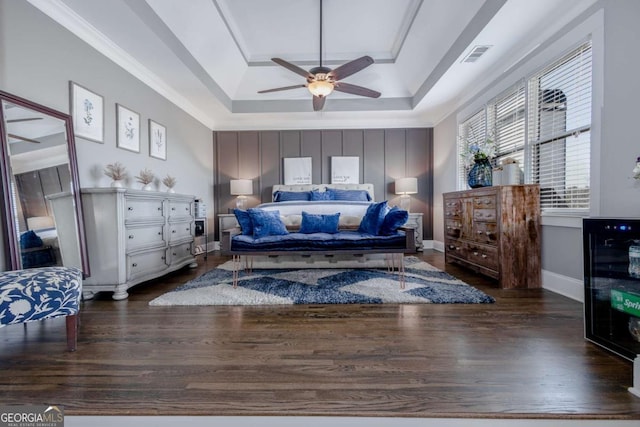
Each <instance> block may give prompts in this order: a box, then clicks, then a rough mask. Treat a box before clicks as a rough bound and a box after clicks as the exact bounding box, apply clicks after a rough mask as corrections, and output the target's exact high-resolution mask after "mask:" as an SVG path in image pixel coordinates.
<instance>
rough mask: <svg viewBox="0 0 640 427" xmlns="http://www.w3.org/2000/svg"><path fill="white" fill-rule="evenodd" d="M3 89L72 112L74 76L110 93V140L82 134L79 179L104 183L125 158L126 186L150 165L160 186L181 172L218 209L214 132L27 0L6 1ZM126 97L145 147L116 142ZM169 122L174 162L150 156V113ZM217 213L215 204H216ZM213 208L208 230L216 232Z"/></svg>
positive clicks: (182, 183)
mask: <svg viewBox="0 0 640 427" xmlns="http://www.w3.org/2000/svg"><path fill="white" fill-rule="evenodd" d="M0 40H2V42H0V46H1V48H0V49H2V50H0V87H2V89H3V90H5V91H7V92H10V93H13V94H15V95H18V96H21V97H23V98H27V99H30V100H32V101H35V102H37V103H40V104H43V105H46V106H48V107H51V108H54V109H56V110H59V111H63V112H67V113H68V112H69V80H72V81H74V82H77V83H78V84H81V85H82V86H84V87H87V88H88V89H90V90H92V91H94V92H96V93H98V94H100V95H102V96H103V97H104V111H105V131H104V134H105V141H104V143H103V144H99V143H95V142H91V141H88V140H84V139H81V138H76V150H77V154H78V167H79V175H80V185H81V186H82V187H94V186H97V187H105V186H108V185H109V181H110V180H109V178H107V177H106V176H104V174H103V169H104V166H105V165H106V164H108V163H112V162H115V161H119V162H121V163H122V164H123V165H124V166H125V167H126V168H127V170H128V171H129V179H128V181H127V183H126V186H128V187H130V188H140V187H141V185H140V184H139V183H137V182H136V181H135V179H134V177H135V176H136V175H138V174H139V172H140V170H141V169H143V168H149V169H151V170H152V171H153V172H154V173H155V175H156V177H157V180H156V182H155V188H156V189H157V190H160V191H164V190H165V187H164V186H162V184H161V183H160V180H161V179H162V178H163V177H164V176H166V175H167V174H170V175H171V176H174V177H176V178H177V181H178V182H177V185H176V187H175V190H176V192H178V193H185V194H193V195H195V196H197V197H200V198H202V199H203V200H204V202H205V203H206V204H207V205H208V206H209V207H210V208H213V136H212V132H211V130H210V129H208V128H207V127H206V126H204V125H202V124H201V123H200V122H198V121H196V120H195V119H193V118H192V117H191V116H189V115H188V114H186V113H185V112H184V111H182V110H180V109H179V108H177V107H176V106H175V105H174V104H172V103H170V102H168V101H167V100H166V99H165V98H163V97H162V96H160V95H159V94H158V93H156V92H154V91H153V90H151V89H150V88H149V87H148V86H146V85H144V84H142V83H141V82H140V81H139V80H137V79H136V78H134V77H133V76H131V75H130V74H129V73H127V72H126V71H124V70H123V69H121V68H120V67H119V66H117V65H116V64H115V63H113V62H111V61H110V60H108V59H107V58H105V57H104V56H102V55H101V54H100V53H98V52H97V51H95V50H94V49H93V48H91V47H90V46H88V45H87V44H86V43H84V42H83V41H81V40H80V39H78V38H77V37H76V36H74V35H73V34H71V33H70V32H68V31H67V30H66V29H64V28H63V27H61V26H60V25H58V24H57V23H55V22H54V21H53V20H51V19H50V18H48V17H47V16H46V15H44V14H42V13H41V12H40V11H39V10H37V9H35V8H34V7H33V6H31V5H30V4H29V3H28V2H26V1H13V0H0ZM116 103H120V104H122V105H124V106H126V107H127V108H129V109H131V110H133V111H135V112H137V113H139V114H140V121H141V123H140V127H141V140H140V152H139V153H134V152H130V151H126V150H123V149H120V148H117V147H116V136H115V135H116V133H115V129H116V123H115V120H116V112H115V111H116V107H115V104H116ZM150 118H151V119H153V120H154V121H156V122H159V123H161V124H163V125H164V126H165V127H166V128H167V139H168V146H167V147H168V148H167V161H163V160H159V159H154V158H151V157H149V142H148V119H150ZM209 211H210V212H213V209H209ZM213 224H214V223H213V214H210V218H209V230H213Z"/></svg>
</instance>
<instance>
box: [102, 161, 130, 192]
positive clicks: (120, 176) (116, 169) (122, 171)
mask: <svg viewBox="0 0 640 427" xmlns="http://www.w3.org/2000/svg"><path fill="white" fill-rule="evenodd" d="M104 174H105V175H106V176H108V177H109V178H111V180H112V181H111V186H112V187H122V186H123V185H122V181H123V180H124V179H125V178H126V177H127V170H126V168H125V167H124V166H122V164H121V163H120V162H115V163H109V164H108V165H107V166H106V167H105V168H104Z"/></svg>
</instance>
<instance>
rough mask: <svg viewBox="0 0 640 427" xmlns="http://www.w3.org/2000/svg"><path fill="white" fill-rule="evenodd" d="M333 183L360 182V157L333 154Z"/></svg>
mask: <svg viewBox="0 0 640 427" xmlns="http://www.w3.org/2000/svg"><path fill="white" fill-rule="evenodd" d="M331 183H332V184H360V158H359V157H354V156H332V157H331Z"/></svg>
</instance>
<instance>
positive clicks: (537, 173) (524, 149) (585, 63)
mask: <svg viewBox="0 0 640 427" xmlns="http://www.w3.org/2000/svg"><path fill="white" fill-rule="evenodd" d="M458 138H459V143H458V150H459V152H460V153H465V152H467V151H468V147H469V144H472V143H478V142H479V141H483V140H485V139H486V138H490V139H492V140H493V141H494V144H495V156H494V158H493V164H494V166H496V165H499V164H502V162H503V161H504V160H505V159H506V158H512V159H515V160H517V162H518V164H519V165H521V167H523V169H524V172H525V182H527V183H533V184H540V198H541V199H540V204H541V208H542V209H544V210H547V211H552V210H558V211H568V210H571V211H583V210H588V209H589V195H590V192H589V190H590V189H589V179H590V172H589V170H590V161H591V160H590V159H591V42H587V43H585V44H583V45H582V46H580V47H579V48H577V49H575V50H574V51H572V52H570V53H569V54H567V55H566V56H564V57H562V58H561V59H559V60H557V61H555V62H554V63H552V64H550V65H549V66H547V67H546V68H544V69H543V70H541V71H539V72H537V73H536V74H534V75H532V76H530V77H529V78H528V79H527V80H522V81H520V82H518V83H517V84H515V85H514V86H512V87H511V88H509V89H508V90H506V91H504V92H503V93H501V94H500V95H498V96H497V97H495V98H493V99H491V100H490V101H489V102H487V104H486V105H485V106H484V107H483V108H482V109H481V110H480V111H477V112H476V113H475V114H473V115H472V116H471V117H470V118H468V119H467V120H465V121H464V122H462V123H460V125H459V126H458ZM458 171H459V188H467V187H466V174H467V171H468V166H467V164H465V162H464V159H463V156H461V161H460V163H459V167H458Z"/></svg>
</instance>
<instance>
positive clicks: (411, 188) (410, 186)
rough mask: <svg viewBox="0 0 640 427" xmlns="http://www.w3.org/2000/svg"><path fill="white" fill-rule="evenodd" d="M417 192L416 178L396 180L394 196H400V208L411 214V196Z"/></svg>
mask: <svg viewBox="0 0 640 427" xmlns="http://www.w3.org/2000/svg"><path fill="white" fill-rule="evenodd" d="M417 192H418V178H400V179H396V194H400V195H401V196H400V208H401V209H404V210H406V211H407V212H411V196H410V194H416V193H417Z"/></svg>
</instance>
